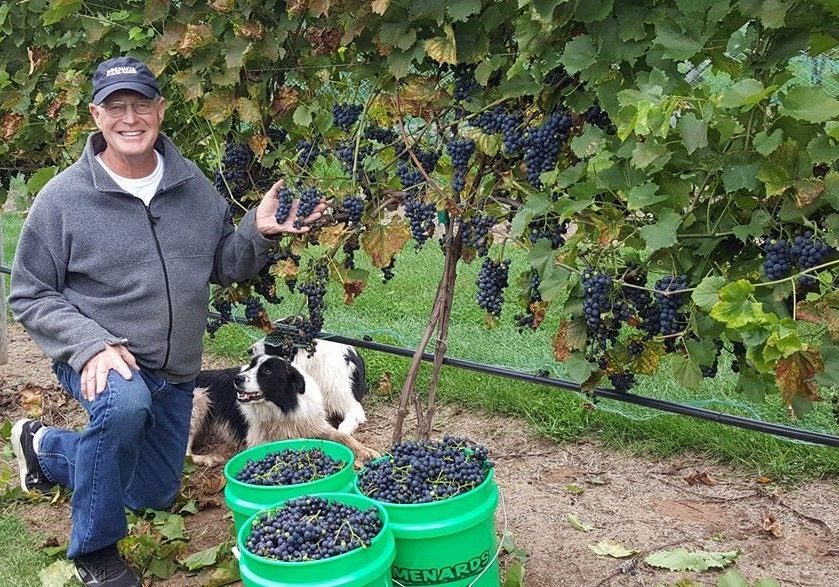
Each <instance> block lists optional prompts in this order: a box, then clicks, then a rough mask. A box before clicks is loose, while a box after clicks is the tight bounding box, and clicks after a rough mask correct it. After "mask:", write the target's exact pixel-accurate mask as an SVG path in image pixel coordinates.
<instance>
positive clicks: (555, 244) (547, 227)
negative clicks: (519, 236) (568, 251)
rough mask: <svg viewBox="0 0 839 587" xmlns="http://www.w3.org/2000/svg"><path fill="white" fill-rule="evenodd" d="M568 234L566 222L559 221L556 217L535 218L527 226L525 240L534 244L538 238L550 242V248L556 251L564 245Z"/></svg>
mask: <svg viewBox="0 0 839 587" xmlns="http://www.w3.org/2000/svg"><path fill="white" fill-rule="evenodd" d="M567 233H568V221H567V220H566V221H560V220H559V217H557V216H537V217H536V218H534V219H533V220H531V221H530V223H529V224H528V225H527V238H528V240H530V242H531V243H535V242H536V241H537V240H539V239H540V238H546V239H548V240H549V241H551V248H552V249H558V248H559V247H561V246H562V245H564V244H565V235H566V234H567Z"/></svg>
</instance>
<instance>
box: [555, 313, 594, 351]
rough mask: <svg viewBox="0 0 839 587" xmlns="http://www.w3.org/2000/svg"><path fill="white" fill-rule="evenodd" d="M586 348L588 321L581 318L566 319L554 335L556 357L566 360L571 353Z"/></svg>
mask: <svg viewBox="0 0 839 587" xmlns="http://www.w3.org/2000/svg"><path fill="white" fill-rule="evenodd" d="M584 348H586V323H585V321H584V320H583V319H581V318H576V319H574V320H566V321H565V322H563V323H562V324H560V325H559V330H557V332H556V336H554V357H555V358H556V360H557V361H563V362H565V360H566V359H568V357H570V356H571V353H572V352H574V351H581V350H583V349H584Z"/></svg>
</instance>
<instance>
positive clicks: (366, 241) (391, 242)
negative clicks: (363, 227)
mask: <svg viewBox="0 0 839 587" xmlns="http://www.w3.org/2000/svg"><path fill="white" fill-rule="evenodd" d="M409 240H411V231H410V230H409V228H408V225H407V224H406V223H405V220H404V219H403V218H402V217H401V216H394V217H393V218H392V219H391V221H390V224H388V225H384V224H377V225H375V226H373V227H371V228H368V229H367V231H365V233H364V234H363V235H362V236H361V247H362V248H363V249H364V252H365V253H367V255H368V256H369V257H370V261H372V263H373V266H374V267H378V268H379V269H381V268H383V267H387V266H388V265H389V264H390V260H391V259H392V258H393V256H394V255H395V254H396V253H398V252H399V251H401V250H402V247H403V246H405V243H407V242H408V241H409Z"/></svg>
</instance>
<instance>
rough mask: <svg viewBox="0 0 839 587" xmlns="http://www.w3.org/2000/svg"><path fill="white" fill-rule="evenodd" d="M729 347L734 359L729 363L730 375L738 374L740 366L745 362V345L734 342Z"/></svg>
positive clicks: (737, 341)
mask: <svg viewBox="0 0 839 587" xmlns="http://www.w3.org/2000/svg"><path fill="white" fill-rule="evenodd" d="M731 346H732V349H731V354H732V355H734V359H732V361H731V371H732V373H739V372H740V368H741V365H742V364H743V363H745V362H746V345H744V344H743V343H742V342H740V341H739V340H735V341H734V342H733V343H732V345H731Z"/></svg>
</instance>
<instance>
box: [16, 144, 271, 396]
mask: <svg viewBox="0 0 839 587" xmlns="http://www.w3.org/2000/svg"><path fill="white" fill-rule="evenodd" d="M104 148H105V141H104V139H103V137H102V135H101V133H99V132H96V133H93V134H92V135H91V136H90V137H89V138H88V141H87V145H86V147H85V150H84V153H83V154H82V156H81V157H80V158H79V160H78V161H76V162H75V163H74V164H73V165H71V166H70V167H68V168H67V169H66V170H64V171H62V172H61V173H59V174H58V175H56V176H55V177H54V178H53V179H52V180H51V181H50V182H49V183H47V185H46V186H44V188H43V189H42V190H41V192H40V193H39V194H38V197H37V198H35V202H34V204H33V206H32V209H31V210H30V212H29V215H28V216H27V218H26V222H25V223H24V225H23V230H22V232H21V236H20V241H19V243H18V246H17V252H16V255H15V261H14V265H13V267H12V279H11V292H10V297H9V305H10V307H11V309H12V312H13V313H14V316H15V319H16V320H18V321H19V322H20V323H21V324H23V326H24V327H25V328H26V330H27V332H29V334H30V336H32V338H33V339H34V340H35V342H36V343H37V344H38V345H39V346H40V347H41V348H42V349H43V351H44V352H45V353H46V354H47V355H48V356H50V357H52V358H53V359H55V360H57V361H62V362H66V363H69V364H70V366H72V367H73V369H75V370H76V371H81V369H82V367H83V366H84V365H85V363H87V361H88V360H89V359H90V358H91V357H93V356H94V355H95V354H97V353H98V352H100V351H102V350H103V349H104V348H105V345H106V343H114V342H121V341H125V344H126V346H127V348H128V350H129V351H131V353H133V355H134V356H135V357H136V358H137V362H138V363H139V364H140V365H141V366H143V367H145V368H147V369H149V370H151V371H152V372H155V373H157V374H158V375H160V376H162V377H165V378H166V379H167V380H168V381H171V382H173V383H181V382H185V381H189V380H191V379H193V378H194V377H195V376H196V374H197V373H198V371H199V369H200V368H201V351H202V344H201V337H202V334H203V332H204V328H205V327H206V324H207V314H208V301H209V289H210V288H209V284H210V282H213V283H219V284H221V285H229V284H230V283H232V282H234V281H240V280H243V279H247V278H249V277H251V276H252V275H254V274H255V273H256V272H257V271H259V269H260V268H261V267H262V266H264V265H265V263H266V261H267V252H268V249H269V248H270V247H271V245H272V244H273V243H274V241H273V240H271V239H268V238H265V237H263V236H262V235H261V234H260V233H259V232H258V231H257V229H256V226H255V213H254V210H251V211H250V212H248V213H247V214H245V216H244V218H243V219H242V221H241V222H240V224H239V228H238V230H235V229H234V226H233V222H232V220H231V217H230V212H229V207H228V204H227V202H226V201H225V200H224V198H222V197H221V196H220V195H219V193H218V192H217V191H216V190H215V188H214V187H213V185H212V184H211V183H210V182H209V181H208V180H207V178H206V177H205V176H204V175H203V174H202V173H201V171H200V170H199V169H198V167H197V166H196V165H195V164H194V163H193V162H192V161H189V160H188V159H186V158H184V157H183V156H182V155H181V154H180V153H179V152H178V150H177V148H176V147H175V145H174V144H173V143H172V141H171V140H169V139H168V138H167V137H165V136H163V135H160V137H159V139H158V142H157V144H156V148H157V150H158V151H159V152H161V153H162V154H163V158H164V172H163V178H162V179H161V181H160V185H159V187H158V188H157V192H156V194H155V196H154V198H153V199H152V201H151V203H150V205H149V206H148V208H147V207H146V206H145V204H143V202H142V200H140V199H139V198H136V197H134V196H132V195H130V194H128V193H126V192H124V191H122V189H120V188H119V187H118V186H117V185H116V183H115V182H114V181H113V179H111V177H110V176H109V175H108V174H107V173H106V172H105V170H104V169H103V168H102V166H101V165H100V164H99V162H98V161H96V158H95V156H96V154H97V153H99V152H101V151H102V150H104Z"/></svg>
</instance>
